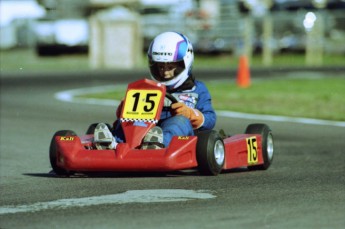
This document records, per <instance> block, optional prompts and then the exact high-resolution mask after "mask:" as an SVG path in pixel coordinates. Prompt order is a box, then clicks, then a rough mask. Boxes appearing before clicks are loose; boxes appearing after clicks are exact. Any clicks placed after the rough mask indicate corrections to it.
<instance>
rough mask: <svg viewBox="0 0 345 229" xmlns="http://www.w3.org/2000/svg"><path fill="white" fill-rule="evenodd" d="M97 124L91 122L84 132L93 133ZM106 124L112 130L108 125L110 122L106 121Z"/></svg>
mask: <svg viewBox="0 0 345 229" xmlns="http://www.w3.org/2000/svg"><path fill="white" fill-rule="evenodd" d="M97 125H98V123H92V124H91V125H90V126H89V128H87V130H86V134H93V133H94V132H95V128H96V126H97ZM106 125H107V126H108V128H109V130H110V131H112V129H113V128H112V127H111V126H110V124H108V123H106Z"/></svg>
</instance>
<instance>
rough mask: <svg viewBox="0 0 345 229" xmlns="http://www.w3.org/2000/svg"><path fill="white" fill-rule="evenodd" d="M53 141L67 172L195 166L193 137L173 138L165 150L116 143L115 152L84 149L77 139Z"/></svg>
mask: <svg viewBox="0 0 345 229" xmlns="http://www.w3.org/2000/svg"><path fill="white" fill-rule="evenodd" d="M56 140H57V150H58V163H57V164H58V166H59V167H61V168H64V169H66V170H69V171H174V170H180V169H187V168H193V167H196V166H197V161H196V155H195V148H196V142H197V137H194V136H190V137H173V139H172V142H171V144H170V147H169V148H165V149H157V150H152V149H151V150H142V149H131V148H130V147H129V145H128V144H127V143H120V144H119V145H118V147H117V148H116V150H88V149H85V147H84V146H83V145H82V144H81V142H80V139H79V138H78V137H75V138H74V141H71V142H65V141H60V140H59V139H56Z"/></svg>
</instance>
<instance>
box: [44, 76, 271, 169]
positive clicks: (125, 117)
mask: <svg viewBox="0 0 345 229" xmlns="http://www.w3.org/2000/svg"><path fill="white" fill-rule="evenodd" d="M165 98H167V99H168V100H170V101H171V102H172V103H174V102H177V101H176V99H175V97H173V96H172V95H171V94H169V93H168V92H167V91H166V87H165V86H164V85H163V84H160V83H157V82H155V81H152V80H149V79H143V80H139V81H135V82H133V83H130V84H129V85H128V88H127V91H126V95H125V99H124V101H123V106H122V109H121V112H120V118H119V119H118V121H120V122H121V126H122V128H123V131H124V135H125V142H124V143H119V144H118V145H117V147H116V149H105V150H98V149H96V147H95V143H94V136H93V132H94V129H95V127H96V125H97V124H92V125H90V126H89V128H88V130H87V131H86V134H85V135H82V136H77V135H76V133H75V132H74V131H71V130H61V131H57V132H56V133H55V134H54V136H53V138H52V140H51V144H50V152H49V156H50V163H51V166H52V168H53V171H54V172H55V173H56V174H57V175H63V176H66V175H67V176H68V175H72V174H75V173H87V172H144V171H145V172H169V171H170V172H171V171H178V170H186V169H197V170H198V171H199V172H200V174H203V175H217V174H219V173H220V172H221V171H222V170H230V169H235V168H243V167H247V168H248V169H267V168H268V167H269V166H270V165H271V163H272V159H273V135H272V132H271V130H270V128H269V127H268V126H267V125H265V124H251V125H249V126H248V127H247V128H246V130H245V134H237V135H233V136H227V135H226V134H224V132H223V131H219V132H218V131H215V130H207V131H196V132H195V135H194V136H174V137H173V139H172V141H171V143H170V145H169V146H166V147H165V148H160V149H150V148H148V149H142V147H141V144H142V140H143V138H144V136H145V135H146V134H147V132H148V131H149V130H150V129H151V128H152V127H154V126H155V125H156V124H157V123H158V121H159V117H160V114H161V112H162V109H163V105H164V100H166V99H165ZM108 126H109V127H110V128H112V127H111V126H110V125H109V124H108Z"/></svg>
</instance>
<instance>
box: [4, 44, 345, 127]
mask: <svg viewBox="0 0 345 229" xmlns="http://www.w3.org/2000/svg"><path fill="white" fill-rule="evenodd" d="M237 63H238V60H237V58H236V57H234V56H231V55H218V56H206V55H197V56H196V58H195V64H194V68H195V69H203V68H208V69H210V68H214V69H217V68H233V69H236V68H237ZM304 63H305V61H304V55H302V54H300V55H293V54H288V55H277V56H275V58H274V65H273V66H274V67H289V66H293V67H304ZM344 63H345V56H344V55H342V56H341V55H338V56H329V55H325V57H324V66H327V67H337V66H341V67H343V66H344ZM251 66H252V67H258V68H260V67H262V65H261V56H254V57H253V59H252V61H251ZM138 68H147V66H146V57H145V55H143V58H142V63H141V65H140V66H138ZM87 70H90V68H89V60H88V56H87V55H85V54H84V55H80V54H79V55H76V54H75V55H61V56H54V57H38V56H36V55H35V53H34V51H33V50H30V49H14V50H1V51H0V73H3V72H11V73H25V72H61V73H65V72H78V71H87ZM320 74H321V73H320ZM303 77H304V76H303V75H301V76H298V75H297V76H296V78H295V79H291V78H287V77H282V78H280V79H279V80H273V81H272V80H271V81H269V80H265V81H254V82H253V84H252V86H251V87H250V88H247V89H241V88H238V87H237V86H236V85H235V84H234V83H233V82H230V81H229V82H217V81H209V82H207V85H208V87H209V90H210V93H211V95H212V97H213V103H214V106H215V108H216V109H219V110H232V111H239V112H248V113H259V114H275V115H287V116H293V117H309V118H318V119H328V120H341V121H345V79H344V77H337V78H336V77H331V76H327V77H322V78H317V79H315V78H314V79H312V80H311V79H305V78H303ZM124 90H125V89H123V90H122V91H117V92H112V93H110V94H97V95H87V96H88V97H96V98H107V99H121V98H122V97H123V95H124V93H125V92H124Z"/></svg>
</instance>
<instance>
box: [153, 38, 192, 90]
mask: <svg viewBox="0 0 345 229" xmlns="http://www.w3.org/2000/svg"><path fill="white" fill-rule="evenodd" d="M147 55H148V61H149V68H150V73H151V77H152V79H154V80H156V81H158V82H161V83H162V84H164V85H165V86H167V88H168V89H169V90H171V89H176V88H178V87H180V86H181V85H182V84H183V83H184V82H185V81H186V80H187V79H188V77H189V75H190V74H191V71H192V65H193V61H194V54H193V46H192V44H191V43H190V41H189V40H188V38H187V37H186V36H184V35H183V34H180V33H177V32H164V33H161V34H159V35H158V36H156V37H155V38H154V40H153V41H152V42H151V44H150V47H149V50H148V53H147Z"/></svg>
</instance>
